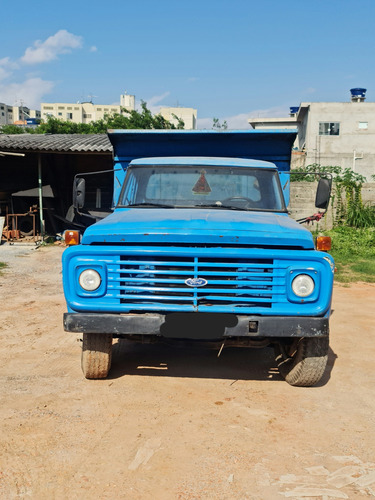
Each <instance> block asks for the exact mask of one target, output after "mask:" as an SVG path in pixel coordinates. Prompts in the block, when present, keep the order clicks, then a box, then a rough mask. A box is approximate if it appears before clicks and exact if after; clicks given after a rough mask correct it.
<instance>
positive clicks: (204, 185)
mask: <svg viewBox="0 0 375 500" xmlns="http://www.w3.org/2000/svg"><path fill="white" fill-rule="evenodd" d="M193 193H194V194H210V193H211V188H210V185H209V184H208V182H207V179H206V171H205V170H202V171H201V175H200V176H199V179H198V180H197V182H196V183H195V186H194V187H193Z"/></svg>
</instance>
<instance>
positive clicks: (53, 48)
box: [21, 30, 82, 64]
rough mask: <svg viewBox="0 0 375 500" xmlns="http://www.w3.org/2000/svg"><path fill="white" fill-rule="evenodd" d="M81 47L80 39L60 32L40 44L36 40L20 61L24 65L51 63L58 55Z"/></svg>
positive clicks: (39, 41)
mask: <svg viewBox="0 0 375 500" xmlns="http://www.w3.org/2000/svg"><path fill="white" fill-rule="evenodd" d="M81 46H82V37H81V36H77V35H73V34H72V33H69V32H68V31H66V30H60V31H58V32H57V33H55V34H54V35H52V36H50V37H49V38H47V40H45V41H44V42H42V41H41V40H36V41H35V42H34V46H33V47H28V48H27V49H26V51H25V54H24V55H23V56H22V57H21V61H22V62H23V63H25V64H39V63H44V62H48V61H52V60H54V59H56V58H57V56H58V55H59V54H66V53H68V52H71V50H72V49H78V48H80V47H81Z"/></svg>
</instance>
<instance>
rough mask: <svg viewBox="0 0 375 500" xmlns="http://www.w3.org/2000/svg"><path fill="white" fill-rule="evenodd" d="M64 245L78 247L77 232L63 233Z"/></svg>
mask: <svg viewBox="0 0 375 500" xmlns="http://www.w3.org/2000/svg"><path fill="white" fill-rule="evenodd" d="M65 244H66V245H69V246H71V245H79V231H65Z"/></svg>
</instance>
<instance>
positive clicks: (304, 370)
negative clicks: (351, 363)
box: [275, 337, 329, 387]
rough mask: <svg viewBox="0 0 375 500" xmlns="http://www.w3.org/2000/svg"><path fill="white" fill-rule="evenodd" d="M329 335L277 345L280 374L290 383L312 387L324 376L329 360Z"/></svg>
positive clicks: (276, 352)
mask: <svg viewBox="0 0 375 500" xmlns="http://www.w3.org/2000/svg"><path fill="white" fill-rule="evenodd" d="M328 348H329V338H328V337H315V338H314V337H311V338H310V337H305V338H299V339H295V341H294V342H292V344H286V343H282V342H280V343H279V344H277V345H276V346H275V359H276V362H277V365H278V368H279V372H280V374H281V375H282V376H283V377H284V379H285V380H286V381H287V382H288V384H290V385H294V386H299V387H310V386H312V385H315V384H317V383H318V382H319V380H320V379H321V378H322V376H323V374H324V371H325V368H326V366H327V361H328Z"/></svg>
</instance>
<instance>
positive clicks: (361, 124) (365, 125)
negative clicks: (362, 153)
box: [358, 122, 368, 130]
mask: <svg viewBox="0 0 375 500" xmlns="http://www.w3.org/2000/svg"><path fill="white" fill-rule="evenodd" d="M358 128H359V130H367V129H368V122H358Z"/></svg>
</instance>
